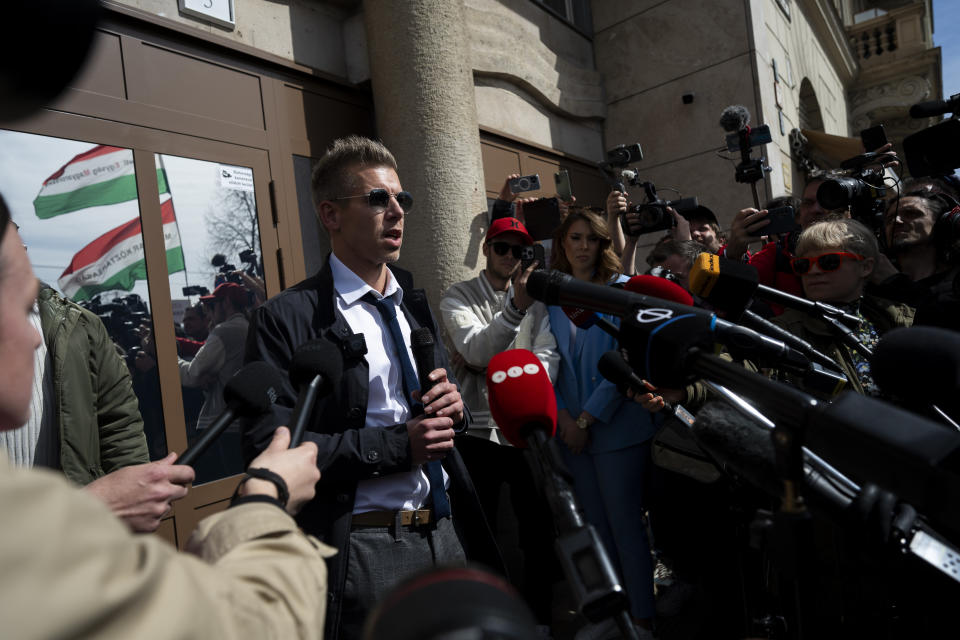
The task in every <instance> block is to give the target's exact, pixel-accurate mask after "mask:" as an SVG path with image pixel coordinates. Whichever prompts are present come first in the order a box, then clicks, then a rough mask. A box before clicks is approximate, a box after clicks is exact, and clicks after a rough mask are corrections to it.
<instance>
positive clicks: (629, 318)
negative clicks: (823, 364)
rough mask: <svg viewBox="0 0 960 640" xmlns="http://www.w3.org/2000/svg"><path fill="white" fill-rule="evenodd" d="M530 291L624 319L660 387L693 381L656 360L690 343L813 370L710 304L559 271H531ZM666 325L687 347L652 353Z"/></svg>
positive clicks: (628, 342)
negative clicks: (656, 334)
mask: <svg viewBox="0 0 960 640" xmlns="http://www.w3.org/2000/svg"><path fill="white" fill-rule="evenodd" d="M527 292H528V293H529V294H530V295H531V296H532V297H533V298H535V299H537V300H540V301H541V302H544V303H546V304H552V305H562V306H571V307H581V308H584V309H589V310H592V311H598V312H600V313H609V314H611V315H615V316H618V317H620V318H622V322H621V328H620V336H621V346H623V347H625V348H627V350H628V352H630V353H631V362H634V359H633V357H632V355H633V353H635V352H639V353H644V354H646V355H642V356H641V355H638V358H637V360H636V363H637V364H638V365H641V364H643V363H647V367H646V368H645V369H644V370H645V371H646V372H647V375H646V377H647V379H649V380H650V381H651V382H653V384H655V385H658V386H662V387H671V388H672V387H678V386H681V385H683V384H685V381H686V380H687V378H686V377H685V376H680V375H677V374H676V372H677V368H676V367H673V368H672V369H671V368H670V367H663V368H661V369H659V370H660V371H661V372H667V371H673V372H674V373H673V374H672V375H667V376H666V377H664V378H658V377H656V375H654V374H653V373H652V371H653V369H654V367H653V366H651V365H653V364H667V363H666V362H661V361H660V358H661V357H667V358H669V359H670V364H677V363H679V361H680V359H682V353H685V352H686V350H687V349H689V348H690V347H694V346H700V347H704V348H706V347H708V346H712V344H713V343H714V342H721V343H723V344H724V345H726V347H727V348H728V349H729V350H730V353H731V354H733V355H734V356H735V357H738V358H744V359H749V360H753V361H755V362H757V363H758V364H760V365H761V366H768V365H769V366H777V367H780V368H784V369H788V370H791V371H798V372H806V371H808V370H810V361H809V360H808V359H807V357H806V356H804V355H803V354H802V353H800V352H799V351H796V350H795V349H791V348H790V347H788V346H786V345H785V344H783V343H782V342H780V341H779V340H774V339H772V338H768V337H767V336H764V335H762V334H759V333H757V332H756V331H753V330H751V329H747V328H746V327H741V326H739V325H736V324H733V323H732V322H727V321H726V320H720V319H719V318H717V317H716V314H713V313H711V312H709V311H706V310H705V309H698V308H696V307H691V306H689V305H685V304H680V303H677V302H672V301H670V300H663V299H661V298H654V297H652V296H646V295H642V294H639V293H633V292H630V291H625V290H623V289H618V288H615V287H605V286H603V285H598V284H593V283H590V282H583V281H581V280H577V279H576V278H574V277H573V276H570V275H568V274H565V273H562V272H560V271H556V270H551V271H534V272H533V273H531V274H530V276H529V278H528V279H527ZM665 327H669V328H667V329H666V330H667V331H669V332H670V333H672V334H673V335H674V337H680V334H683V335H682V337H683V341H684V344H683V347H682V348H683V351H682V352H679V355H678V353H677V352H674V353H673V354H672V355H671V354H665V353H659V354H655V355H653V356H651V352H650V350H649V348H648V343H649V342H650V341H649V340H648V338H649V337H650V335H651V334H652V333H653V332H656V331H660V330H661V329H664V328H665ZM661 346H665V345H664V344H663V343H661V344H660V345H658V346H657V349H656V350H657V351H659V350H660V347H661ZM813 373H814V375H816V374H817V372H813ZM830 377H831V378H833V377H835V376H830Z"/></svg>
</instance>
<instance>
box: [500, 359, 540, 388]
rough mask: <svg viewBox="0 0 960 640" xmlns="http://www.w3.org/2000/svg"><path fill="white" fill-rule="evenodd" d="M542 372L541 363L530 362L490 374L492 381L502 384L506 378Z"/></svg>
mask: <svg viewBox="0 0 960 640" xmlns="http://www.w3.org/2000/svg"><path fill="white" fill-rule="evenodd" d="M539 372H540V365H538V364H534V363H532V362H528V363H527V364H525V365H523V366H522V367H520V366H513V367H510V368H509V369H507V370H506V371H494V372H493V373H492V374H490V381H491V382H493V383H494V384H500V383H501V382H503V381H504V380H506V379H507V378H508V377H509V378H519V377H520V376H522V375H523V374H525V373H528V374H530V375H532V376H533V375H536V374H538V373H539Z"/></svg>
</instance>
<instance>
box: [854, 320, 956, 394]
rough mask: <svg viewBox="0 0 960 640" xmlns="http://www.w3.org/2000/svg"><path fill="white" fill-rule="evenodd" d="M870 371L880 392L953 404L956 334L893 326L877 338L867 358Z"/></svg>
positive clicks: (931, 329) (926, 328) (948, 331)
mask: <svg viewBox="0 0 960 640" xmlns="http://www.w3.org/2000/svg"><path fill="white" fill-rule="evenodd" d="M918 365H919V366H918ZM870 373H871V375H873V379H874V380H875V381H876V383H877V385H878V386H879V387H880V388H881V389H882V390H883V391H884V393H888V394H890V395H896V396H900V397H903V398H914V399H919V400H922V401H923V402H931V403H935V404H940V403H942V404H944V405H949V404H950V403H956V402H957V391H958V390H960V333H957V332H956V331H950V330H949V329H940V328H937V327H909V328H901V329H894V330H893V331H890V332H888V333H886V334H884V335H883V337H882V338H880V342H879V343H878V344H877V347H876V349H874V352H873V357H872V358H871V359H870Z"/></svg>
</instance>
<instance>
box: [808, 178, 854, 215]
mask: <svg viewBox="0 0 960 640" xmlns="http://www.w3.org/2000/svg"><path fill="white" fill-rule="evenodd" d="M864 186H865V185H864V184H863V182H862V181H861V180H857V179H856V178H837V179H835V180H827V181H826V182H824V183H823V184H821V185H820V186H819V187H818V188H817V201H818V202H819V203H820V206H821V207H823V208H824V209H842V208H844V207H846V206H847V205H849V204H850V202H851V201H852V200H853V199H854V198H856V197H857V196H858V195H859V194H860V192H861V191H862V189H863V187H864Z"/></svg>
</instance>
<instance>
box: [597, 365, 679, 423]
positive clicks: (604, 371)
mask: <svg viewBox="0 0 960 640" xmlns="http://www.w3.org/2000/svg"><path fill="white" fill-rule="evenodd" d="M597 369H598V370H599V371H600V375H602V376H603V377H604V378H606V379H607V380H609V381H610V382H612V383H613V384H615V385H617V386H618V387H629V388H630V389H632V390H633V392H634V393H636V394H638V395H644V394H646V393H652V394H654V395H656V393H657V389H656V387H654V386H653V385H651V384H650V383H648V382H647V381H646V380H644V379H643V378H641V377H640V376H638V375H637V374H636V373H634V371H633V368H632V367H631V366H630V363H628V362H627V361H626V360H624V359H623V356H622V355H620V353H619V352H617V351H607V352H606V353H605V354H603V355H602V356H600V361H599V362H598V363H597ZM663 408H664V409H665V410H667V411H670V412H673V405H672V404H670V403H669V402H664V403H663Z"/></svg>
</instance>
